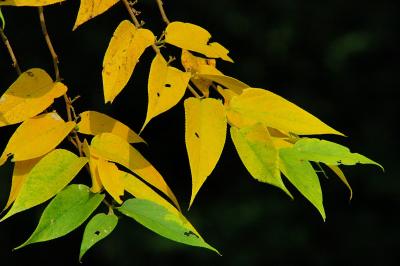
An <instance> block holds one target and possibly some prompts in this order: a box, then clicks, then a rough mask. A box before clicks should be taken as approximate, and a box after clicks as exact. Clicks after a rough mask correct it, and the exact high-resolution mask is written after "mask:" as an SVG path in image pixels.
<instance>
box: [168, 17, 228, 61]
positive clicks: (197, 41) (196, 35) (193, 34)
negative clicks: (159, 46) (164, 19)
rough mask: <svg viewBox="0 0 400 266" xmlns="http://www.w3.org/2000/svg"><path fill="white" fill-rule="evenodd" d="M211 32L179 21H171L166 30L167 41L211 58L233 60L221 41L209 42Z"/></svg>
mask: <svg viewBox="0 0 400 266" xmlns="http://www.w3.org/2000/svg"><path fill="white" fill-rule="evenodd" d="M210 38H211V34H210V33H209V32H208V31H206V30H205V29H203V28H202V27H200V26H197V25H194V24H191V23H183V22H179V21H175V22H171V23H169V24H168V26H167V28H166V30H165V42H166V43H169V44H172V45H174V46H177V47H179V48H182V49H185V50H190V51H193V52H197V53H201V54H204V55H205V56H207V57H211V58H221V59H223V60H225V61H229V62H233V60H232V59H231V58H230V57H229V56H228V53H229V51H228V50H227V49H226V48H225V47H223V46H222V45H220V44H219V43H216V42H212V43H210V44H208V42H209V40H210Z"/></svg>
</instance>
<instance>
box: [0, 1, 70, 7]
mask: <svg viewBox="0 0 400 266" xmlns="http://www.w3.org/2000/svg"><path fill="white" fill-rule="evenodd" d="M63 1H65V0H1V1H0V6H47V5H52V4H55V3H60V2H63Z"/></svg>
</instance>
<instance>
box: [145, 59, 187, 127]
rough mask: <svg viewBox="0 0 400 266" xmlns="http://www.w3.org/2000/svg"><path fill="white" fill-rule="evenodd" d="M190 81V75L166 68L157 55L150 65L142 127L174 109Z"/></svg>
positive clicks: (163, 61) (162, 60)
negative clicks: (146, 103) (147, 101)
mask: <svg viewBox="0 0 400 266" xmlns="http://www.w3.org/2000/svg"><path fill="white" fill-rule="evenodd" d="M189 80H190V73H185V72H182V71H180V70H179V69H177V68H174V67H171V66H168V64H167V61H165V59H164V58H163V57H162V55H160V54H157V55H156V56H155V57H154V60H153V62H152V63H151V68H150V74H149V83H148V97H149V103H148V108H147V116H146V121H145V122H144V125H143V127H142V130H143V129H144V127H145V126H146V125H147V124H148V123H149V122H150V120H151V119H152V118H154V117H156V116H157V115H159V114H161V113H164V112H165V111H167V110H169V109H171V108H172V107H174V106H175V105H176V104H177V103H178V102H179V101H180V100H181V99H182V97H183V95H184V94H185V91H186V88H187V85H188V83H189Z"/></svg>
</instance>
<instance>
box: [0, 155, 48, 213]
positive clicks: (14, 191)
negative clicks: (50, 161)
mask: <svg viewBox="0 0 400 266" xmlns="http://www.w3.org/2000/svg"><path fill="white" fill-rule="evenodd" d="M40 159H41V158H35V159H32V160H27V161H20V162H15V165H14V171H13V176H12V183H11V191H10V195H9V197H8V201H7V204H6V206H5V207H4V210H6V209H8V207H10V206H11V204H12V203H13V202H14V201H15V199H16V198H17V197H18V194H19V191H20V190H21V187H22V185H23V184H24V183H25V180H26V177H27V176H28V174H29V172H30V171H31V170H32V168H33V167H34V166H35V165H36V164H37V162H39V161H40Z"/></svg>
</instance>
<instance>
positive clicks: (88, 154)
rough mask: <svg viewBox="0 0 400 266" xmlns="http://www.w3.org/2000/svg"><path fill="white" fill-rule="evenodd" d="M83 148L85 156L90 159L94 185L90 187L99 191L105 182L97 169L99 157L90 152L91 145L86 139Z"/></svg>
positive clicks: (94, 191)
mask: <svg viewBox="0 0 400 266" xmlns="http://www.w3.org/2000/svg"><path fill="white" fill-rule="evenodd" d="M82 150H83V152H84V153H85V156H86V157H87V158H88V159H89V170H90V177H91V179H92V187H91V188H90V191H91V192H93V193H98V192H100V191H101V190H102V189H103V184H102V183H101V180H100V176H99V171H98V169H97V167H98V163H99V158H98V157H96V156H94V155H93V154H92V153H91V152H90V146H89V143H88V142H87V141H86V139H85V140H84V141H83V146H82Z"/></svg>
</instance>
